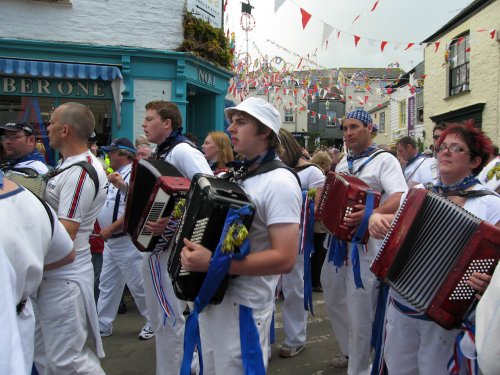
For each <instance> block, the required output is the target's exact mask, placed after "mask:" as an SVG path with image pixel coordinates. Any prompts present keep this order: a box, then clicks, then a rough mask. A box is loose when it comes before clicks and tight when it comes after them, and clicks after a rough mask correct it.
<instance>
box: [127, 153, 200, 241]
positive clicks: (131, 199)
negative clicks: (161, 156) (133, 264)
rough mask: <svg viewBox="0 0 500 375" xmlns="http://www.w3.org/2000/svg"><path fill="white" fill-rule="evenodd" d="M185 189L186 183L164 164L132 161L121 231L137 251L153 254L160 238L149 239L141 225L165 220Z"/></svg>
mask: <svg viewBox="0 0 500 375" xmlns="http://www.w3.org/2000/svg"><path fill="white" fill-rule="evenodd" d="M189 186H190V181H189V179H187V178H185V177H183V176H182V174H181V173H180V172H179V171H178V170H177V169H176V168H175V167H174V166H173V165H172V164H170V163H167V162H166V161H164V160H154V159H140V160H139V161H134V165H133V166H132V172H131V175H130V186H129V191H128V195H127V204H126V208H125V219H124V224H123V227H124V229H125V232H127V233H128V234H129V235H130V236H131V238H132V242H133V243H134V245H135V246H136V247H137V248H138V249H139V250H140V251H153V250H154V248H155V246H156V244H157V243H158V241H159V240H160V238H161V236H153V234H152V233H151V232H150V231H148V230H147V229H146V228H145V224H146V223H147V222H148V221H156V220H158V219H160V218H162V217H169V216H170V214H171V213H172V210H173V209H174V207H175V204H176V203H177V201H178V200H179V199H180V198H182V197H183V196H185V195H187V192H188V191H189Z"/></svg>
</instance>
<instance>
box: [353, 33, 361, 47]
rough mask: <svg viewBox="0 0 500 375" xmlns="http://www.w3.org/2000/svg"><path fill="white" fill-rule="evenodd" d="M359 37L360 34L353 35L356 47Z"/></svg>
mask: <svg viewBox="0 0 500 375" xmlns="http://www.w3.org/2000/svg"><path fill="white" fill-rule="evenodd" d="M360 39H361V37H360V36H357V35H354V46H355V47H357V46H358V43H359V40H360Z"/></svg>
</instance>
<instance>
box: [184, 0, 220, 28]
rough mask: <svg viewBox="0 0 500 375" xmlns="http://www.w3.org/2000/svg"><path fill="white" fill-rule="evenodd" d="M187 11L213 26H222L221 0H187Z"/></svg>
mask: <svg viewBox="0 0 500 375" xmlns="http://www.w3.org/2000/svg"><path fill="white" fill-rule="evenodd" d="M187 11H188V12H191V13H193V15H194V16H195V17H198V18H200V19H202V20H205V21H207V22H210V24H211V25H212V26H213V27H217V28H222V0H188V1H187Z"/></svg>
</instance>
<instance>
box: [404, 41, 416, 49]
mask: <svg viewBox="0 0 500 375" xmlns="http://www.w3.org/2000/svg"><path fill="white" fill-rule="evenodd" d="M414 44H415V43H408V45H407V46H406V48H405V51H408V50H409V49H410V48H411V47H413V45H414Z"/></svg>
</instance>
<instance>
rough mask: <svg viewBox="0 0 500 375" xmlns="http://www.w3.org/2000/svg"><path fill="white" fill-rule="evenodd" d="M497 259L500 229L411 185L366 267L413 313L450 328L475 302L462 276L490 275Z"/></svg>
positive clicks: (458, 321) (470, 289)
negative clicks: (478, 273) (397, 295)
mask: <svg viewBox="0 0 500 375" xmlns="http://www.w3.org/2000/svg"><path fill="white" fill-rule="evenodd" d="M499 259H500V229H498V228H497V227H495V226H493V225H491V224H488V223H486V222H485V221H483V220H481V219H479V218H477V217H476V216H474V215H473V214H471V213H470V212H468V211H466V210H464V209H463V208H462V207H459V206H458V205H456V204H455V203H453V202H451V201H450V200H448V199H446V198H444V197H441V196H439V195H437V194H434V193H431V192H429V191H427V190H425V189H411V190H410V191H409V192H408V195H407V197H406V199H405V201H404V202H403V204H402V205H401V207H400V209H399V211H398V213H397V215H396V218H395V220H394V223H393V224H392V226H391V229H390V230H389V232H388V234H387V235H386V237H385V239H384V242H383V243H382V246H381V248H380V251H379V253H378V254H377V256H376V258H375V259H374V261H373V263H372V265H371V270H372V272H373V273H374V274H375V275H377V276H378V277H379V278H381V279H382V280H384V281H385V282H386V283H387V284H389V285H390V286H391V287H392V288H393V289H394V290H395V291H396V292H398V293H399V294H400V295H401V296H402V297H403V298H404V299H405V300H406V301H407V302H409V303H410V305H411V306H413V308H415V309H416V310H417V311H420V312H425V314H426V315H427V316H428V317H429V318H431V319H432V320H434V321H435V322H436V323H437V324H439V325H440V326H442V327H444V328H446V329H451V328H453V327H457V326H459V325H460V322H461V321H462V318H463V317H464V315H466V314H467V312H468V311H469V310H470V308H471V307H472V306H473V304H474V302H475V294H476V291H475V290H474V289H472V288H471V287H470V286H469V285H468V284H467V280H468V279H469V277H470V275H471V274H472V273H473V272H483V273H489V274H492V273H493V270H494V268H495V266H496V265H497V263H498V260H499Z"/></svg>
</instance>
